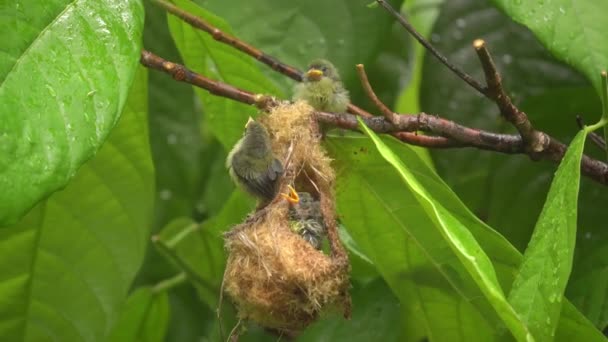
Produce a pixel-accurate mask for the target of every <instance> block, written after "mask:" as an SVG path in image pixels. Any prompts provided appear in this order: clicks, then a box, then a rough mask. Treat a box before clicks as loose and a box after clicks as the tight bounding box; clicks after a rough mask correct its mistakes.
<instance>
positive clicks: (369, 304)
mask: <svg viewBox="0 0 608 342" xmlns="http://www.w3.org/2000/svg"><path fill="white" fill-rule="evenodd" d="M351 295H352V297H353V307H354V308H356V309H355V310H353V317H352V318H351V319H350V320H348V321H345V320H344V317H343V316H342V315H341V314H338V313H334V314H333V315H331V316H329V317H324V318H323V319H321V320H319V321H318V322H316V323H314V324H313V325H312V326H310V327H309V328H307V329H306V330H305V332H304V333H303V334H302V335H300V336H298V340H299V341H300V340H301V341H349V342H358V341H361V342H367V341H400V340H401V339H400V335H401V332H400V331H399V329H395V328H396V327H397V326H399V323H400V322H399V316H400V315H399V312H400V307H399V301H398V300H397V298H395V297H394V295H393V294H392V293H391V292H390V289H388V288H387V286H386V284H385V283H384V282H383V281H382V280H381V279H377V280H376V281H374V282H372V283H370V284H367V285H360V284H354V289H352V290H351Z"/></svg>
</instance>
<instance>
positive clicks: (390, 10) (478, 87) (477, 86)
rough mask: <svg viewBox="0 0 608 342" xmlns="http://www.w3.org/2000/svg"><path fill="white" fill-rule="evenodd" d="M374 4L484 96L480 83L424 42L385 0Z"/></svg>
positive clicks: (428, 43) (378, 0) (377, 0)
mask: <svg viewBox="0 0 608 342" xmlns="http://www.w3.org/2000/svg"><path fill="white" fill-rule="evenodd" d="M376 2H377V3H378V4H379V5H380V6H382V7H383V8H384V9H385V10H386V11H387V12H388V13H390V14H391V15H392V16H393V17H394V18H395V19H397V21H398V22H399V24H401V26H403V27H404V28H405V29H406V31H407V32H409V33H410V34H411V35H412V36H413V37H414V38H415V39H416V40H417V41H418V42H419V43H420V44H421V45H422V46H424V48H425V49H427V50H428V51H429V52H430V53H431V54H432V55H433V56H435V58H437V60H439V62H441V63H442V64H443V65H445V66H446V67H447V68H448V69H450V70H451V71H452V72H453V73H454V74H456V75H457V76H458V77H460V78H461V79H462V80H463V81H465V82H466V83H467V84H468V85H470V86H471V87H473V88H474V89H475V90H477V91H478V92H480V93H481V94H482V95H485V88H484V86H483V85H481V83H479V82H477V80H475V79H474V78H473V77H472V76H471V75H469V74H467V73H466V72H464V71H462V70H460V69H459V68H458V67H457V66H455V65H454V64H452V63H450V62H449V61H448V59H447V58H446V57H445V56H443V55H442V54H441V53H440V52H439V50H437V49H436V48H435V47H434V46H433V45H432V44H431V43H430V42H429V41H428V40H426V39H425V38H424V37H423V36H422V35H421V34H420V33H419V32H418V31H416V29H415V28H414V26H412V24H410V23H409V21H407V19H405V17H404V16H402V15H401V14H400V13H399V12H397V11H396V10H395V9H394V8H393V7H392V6H391V5H390V4H389V3H388V2H386V1H385V0H376Z"/></svg>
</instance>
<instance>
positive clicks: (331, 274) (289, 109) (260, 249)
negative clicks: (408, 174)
mask: <svg viewBox="0 0 608 342" xmlns="http://www.w3.org/2000/svg"><path fill="white" fill-rule="evenodd" d="M312 113H313V110H312V108H311V107H310V106H308V105H307V104H306V103H304V102H296V103H295V104H290V103H289V104H288V103H284V104H279V105H278V106H276V107H274V108H273V109H272V110H271V111H270V113H267V114H264V115H263V116H262V117H261V118H259V120H260V122H262V124H264V125H265V126H266V128H267V129H268V131H269V133H270V136H271V139H272V143H273V150H274V152H275V154H276V155H277V156H284V159H285V160H284V165H285V174H284V179H283V181H282V186H281V188H282V190H283V191H285V192H286V187H287V184H294V186H295V188H296V189H297V190H298V191H307V192H310V193H311V194H313V196H314V197H315V198H317V199H319V200H320V203H321V211H322V214H323V218H324V221H325V225H326V226H327V239H328V241H329V247H330V253H329V255H328V254H325V253H323V251H319V250H316V249H315V248H314V247H313V246H312V245H310V244H309V243H308V242H306V241H305V240H304V239H303V238H302V237H300V236H299V235H298V234H296V233H294V232H293V231H292V230H290V229H289V221H288V206H289V204H288V203H287V202H286V201H285V200H283V199H282V198H281V197H278V198H276V199H275V200H274V201H273V202H272V203H270V204H269V205H268V206H266V207H265V208H264V209H262V210H260V211H258V212H256V213H254V214H253V215H252V216H250V218H248V219H247V220H246V222H244V223H242V224H240V225H237V226H235V227H233V229H232V230H231V231H230V232H229V233H227V234H226V248H227V250H228V252H229V257H228V262H227V266H226V273H225V276H224V290H225V292H226V293H227V294H228V295H229V296H230V298H231V299H232V301H233V302H234V303H235V304H236V306H237V309H238V314H239V317H240V318H241V319H244V320H252V321H254V322H256V323H258V324H260V325H261V326H264V327H267V328H271V329H276V330H281V331H286V332H292V333H293V332H296V333H297V332H298V331H300V330H302V329H303V328H305V327H306V326H308V325H309V324H310V323H312V322H313V321H315V320H316V319H317V318H318V317H319V315H320V314H321V313H322V312H324V311H325V310H326V309H328V308H341V309H342V310H343V312H344V315H345V317H349V316H350V296H349V294H348V287H349V271H350V266H349V263H348V257H347V254H346V252H345V250H344V248H343V246H342V244H341V243H340V240H339V238H338V234H337V228H336V217H335V208H334V195H333V184H334V177H335V176H334V172H333V170H332V168H331V166H330V162H331V159H329V158H328V156H327V154H326V152H325V151H324V150H323V148H322V147H321V145H320V135H319V131H318V126H317V125H316V121H314V119H313V117H312Z"/></svg>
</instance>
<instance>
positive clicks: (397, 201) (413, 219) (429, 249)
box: [327, 137, 602, 341]
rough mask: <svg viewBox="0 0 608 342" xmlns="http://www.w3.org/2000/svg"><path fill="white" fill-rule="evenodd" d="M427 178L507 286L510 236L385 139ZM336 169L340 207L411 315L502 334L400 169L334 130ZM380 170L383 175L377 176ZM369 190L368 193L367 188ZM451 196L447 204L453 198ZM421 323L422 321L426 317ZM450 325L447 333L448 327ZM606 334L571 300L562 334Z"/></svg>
mask: <svg viewBox="0 0 608 342" xmlns="http://www.w3.org/2000/svg"><path fill="white" fill-rule="evenodd" d="M384 143H385V144H387V146H388V147H389V148H390V149H392V150H393V151H395V153H397V154H398V155H399V157H400V158H401V160H402V161H403V163H406V165H407V166H408V168H410V169H411V170H412V171H413V172H414V174H415V175H416V177H418V179H419V181H420V182H421V184H423V186H424V187H425V188H426V189H428V190H429V191H430V192H431V193H433V194H434V195H435V197H436V198H439V199H440V200H441V202H442V204H443V205H444V206H446V207H447V208H449V211H450V212H451V213H452V214H454V215H457V217H458V218H459V220H460V221H461V222H466V224H465V225H466V227H467V228H468V229H469V230H470V231H471V233H472V234H473V236H474V237H475V239H476V240H477V241H478V242H479V244H480V245H481V246H482V247H483V248H484V250H485V251H486V252H487V253H488V255H489V257H490V259H491V261H492V263H493V266H494V269H495V270H496V273H497V275H498V279H499V281H500V283H501V285H502V288H503V289H505V291H508V290H509V289H510V286H511V284H512V282H513V280H514V278H515V274H516V271H517V268H518V266H519V263H520V262H521V255H520V254H519V253H518V252H517V250H516V249H514V248H513V247H512V246H511V245H510V244H509V243H508V242H507V241H506V240H505V239H504V238H502V237H500V236H499V235H497V234H496V233H495V232H494V231H492V230H490V229H488V227H487V226H485V225H483V224H481V223H480V222H479V221H478V220H476V219H475V218H473V217H472V216H471V214H470V213H469V212H468V210H467V209H466V208H465V207H464V206H463V205H462V203H461V202H460V201H459V200H458V198H457V197H456V196H455V195H454V194H453V192H451V191H450V189H449V188H448V187H447V186H445V184H444V183H443V181H442V180H441V179H440V178H439V177H438V176H437V175H436V174H435V173H434V171H433V170H432V169H430V168H429V167H428V166H427V164H425V163H424V161H422V160H421V159H420V157H419V156H418V155H417V154H416V153H415V152H414V151H413V150H412V149H411V147H409V146H407V145H404V144H402V143H400V142H398V141H396V140H395V139H392V138H387V139H384ZM327 146H328V148H329V150H330V152H331V154H332V156H333V157H334V158H335V159H336V163H335V167H336V169H337V171H338V178H337V180H338V185H337V191H336V195H337V206H338V214H339V215H340V219H341V221H342V223H343V224H344V225H345V227H346V228H347V229H348V231H349V233H350V235H351V236H352V238H353V239H354V240H355V241H356V242H357V244H358V246H359V247H360V248H361V250H362V252H363V253H365V255H366V256H367V257H368V258H369V259H370V260H372V261H373V262H374V264H375V266H376V267H377V269H378V271H379V273H380V274H381V275H382V276H383V277H384V279H385V280H386V281H387V283H388V284H389V286H390V287H391V289H392V290H393V292H394V293H395V295H396V296H397V297H398V298H399V299H400V301H401V303H402V306H403V307H404V308H407V310H409V311H410V312H411V314H410V316H413V317H417V318H419V319H421V320H422V322H423V326H424V327H426V330H427V334H428V337H429V338H432V339H433V340H438V341H443V340H445V341H470V340H475V339H476V338H477V337H479V336H486V337H487V340H499V339H500V338H501V337H500V335H501V334H502V333H504V329H505V328H504V326H503V325H502V323H501V320H500V318H499V317H498V316H497V315H496V313H495V311H494V310H493V309H492V307H490V306H489V305H488V304H487V302H486V300H485V299H484V298H483V294H482V293H481V292H480V290H479V289H478V288H477V286H476V284H475V283H474V282H473V280H472V279H471V278H470V276H469V275H468V272H467V271H466V270H465V269H464V268H463V267H462V266H461V265H460V261H459V260H458V259H457V258H456V256H455V255H454V254H453V253H452V252H451V250H450V248H449V247H448V246H447V245H446V242H445V241H444V238H443V237H442V235H441V234H440V233H439V232H438V231H437V229H436V228H433V229H430V227H434V225H435V224H436V223H435V222H433V221H432V220H430V219H429V218H428V214H427V213H426V212H425V210H424V208H422V207H421V206H420V204H418V201H417V199H416V198H415V197H414V195H413V194H412V192H411V190H410V189H408V187H407V186H406V184H405V183H404V182H403V180H402V179H401V177H400V176H399V174H398V173H397V172H389V170H388V169H387V167H388V164H387V163H386V161H385V160H384V159H383V158H382V157H381V156H380V155H378V154H377V153H375V152H373V151H375V147H374V145H373V143H371V141H369V140H368V139H363V138H356V137H349V138H331V139H330V140H329V141H328V144H327ZM378 175H382V177H378ZM362 194H365V195H362ZM448 204H449V205H448ZM421 324H422V323H421ZM446 331H448V332H449V333H447V334H446ZM569 336H579V337H580V338H583V337H581V336H584V339H585V340H594V341H599V340H602V336H601V334H599V333H598V332H597V330H595V329H594V328H593V326H592V325H591V324H590V323H589V322H588V321H587V320H585V318H584V317H583V316H582V315H581V314H580V313H578V312H577V311H576V310H575V309H574V308H573V306H572V305H571V304H569V303H565V305H564V308H563V312H562V316H561V319H560V325H559V328H558V332H557V340H560V341H566V340H568V338H569Z"/></svg>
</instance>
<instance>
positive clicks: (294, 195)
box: [283, 186, 327, 249]
mask: <svg viewBox="0 0 608 342" xmlns="http://www.w3.org/2000/svg"><path fill="white" fill-rule="evenodd" d="M289 190H290V195H289V196H287V195H283V196H284V197H285V198H287V200H288V201H289V202H290V203H291V206H290V208H289V227H290V228H291V230H292V231H293V232H294V233H296V234H298V235H300V236H301V237H302V238H303V239H304V240H306V241H307V242H308V243H310V244H311V245H312V246H313V247H314V248H316V249H321V245H322V242H323V237H324V236H325V235H326V232H327V229H326V228H325V223H324V222H323V214H322V213H321V204H320V202H319V200H317V199H315V198H313V197H312V195H311V194H310V193H308V192H296V191H295V190H294V189H293V188H292V187H291V186H290V187H289Z"/></svg>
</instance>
